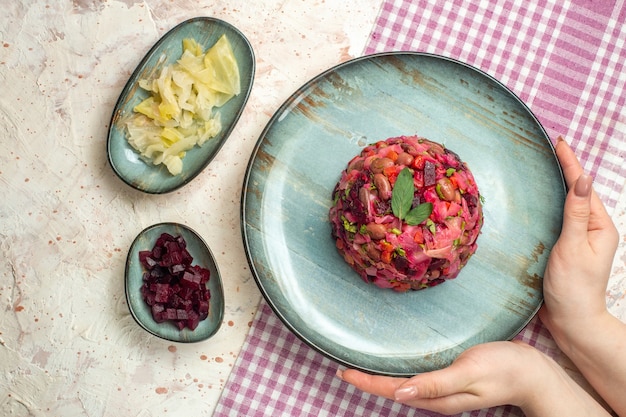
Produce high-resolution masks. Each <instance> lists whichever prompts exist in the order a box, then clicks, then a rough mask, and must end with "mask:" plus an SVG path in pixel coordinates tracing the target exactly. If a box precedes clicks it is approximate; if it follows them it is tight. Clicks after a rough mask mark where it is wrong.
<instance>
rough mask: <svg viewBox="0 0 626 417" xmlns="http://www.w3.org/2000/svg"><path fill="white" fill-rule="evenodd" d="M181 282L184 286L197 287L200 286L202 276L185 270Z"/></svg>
mask: <svg viewBox="0 0 626 417" xmlns="http://www.w3.org/2000/svg"><path fill="white" fill-rule="evenodd" d="M180 284H181V285H182V286H183V287H189V288H192V289H196V288H198V287H199V286H200V277H199V276H197V275H195V274H193V273H191V272H189V271H185V273H184V274H183V277H182V278H181V279H180Z"/></svg>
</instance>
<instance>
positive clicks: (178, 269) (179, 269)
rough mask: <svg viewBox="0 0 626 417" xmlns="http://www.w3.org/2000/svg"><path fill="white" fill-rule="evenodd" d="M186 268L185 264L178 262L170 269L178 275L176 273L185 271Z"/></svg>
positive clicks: (173, 273)
mask: <svg viewBox="0 0 626 417" xmlns="http://www.w3.org/2000/svg"><path fill="white" fill-rule="evenodd" d="M186 268H187V267H186V266H185V265H183V264H176V265H172V266H170V268H169V270H170V273H171V274H172V275H176V274H179V273H181V272H183V271H184V270H185V269H186Z"/></svg>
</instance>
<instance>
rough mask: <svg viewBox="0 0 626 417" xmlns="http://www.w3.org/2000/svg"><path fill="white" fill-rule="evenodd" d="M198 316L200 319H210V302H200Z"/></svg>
mask: <svg viewBox="0 0 626 417" xmlns="http://www.w3.org/2000/svg"><path fill="white" fill-rule="evenodd" d="M198 314H199V315H200V317H202V319H205V318H207V317H208V315H209V302H208V301H204V300H202V301H200V303H198Z"/></svg>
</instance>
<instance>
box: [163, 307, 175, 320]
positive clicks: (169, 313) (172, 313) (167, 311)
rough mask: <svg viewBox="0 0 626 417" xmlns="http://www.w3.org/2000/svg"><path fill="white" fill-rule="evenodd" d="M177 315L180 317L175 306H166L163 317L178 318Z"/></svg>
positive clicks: (166, 318)
mask: <svg viewBox="0 0 626 417" xmlns="http://www.w3.org/2000/svg"><path fill="white" fill-rule="evenodd" d="M176 317H178V315H177V314H176V309H175V308H166V309H165V311H164V312H163V318H164V319H165V320H176Z"/></svg>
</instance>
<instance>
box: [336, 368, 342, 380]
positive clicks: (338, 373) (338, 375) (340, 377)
mask: <svg viewBox="0 0 626 417" xmlns="http://www.w3.org/2000/svg"><path fill="white" fill-rule="evenodd" d="M335 375H337V377H339V379H343V371H342V370H341V369H337V372H335Z"/></svg>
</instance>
